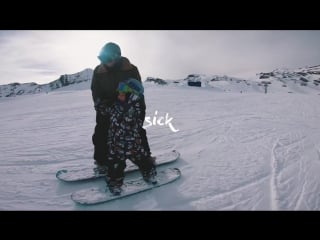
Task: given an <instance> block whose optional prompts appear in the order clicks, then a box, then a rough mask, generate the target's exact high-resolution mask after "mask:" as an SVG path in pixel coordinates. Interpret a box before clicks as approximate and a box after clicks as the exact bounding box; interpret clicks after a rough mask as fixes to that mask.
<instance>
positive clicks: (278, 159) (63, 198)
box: [0, 84, 320, 210]
mask: <svg viewBox="0 0 320 240" xmlns="http://www.w3.org/2000/svg"><path fill="white" fill-rule="evenodd" d="M145 86H146V88H145V90H146V91H145V92H146V104H147V116H150V117H151V118H152V117H153V116H154V113H155V111H158V115H157V116H158V117H160V116H165V114H166V113H169V117H172V118H173V120H172V124H173V126H174V127H175V128H177V129H179V130H180V131H179V132H177V133H173V132H172V131H171V130H170V129H169V127H168V126H151V127H149V128H147V134H148V138H149V143H150V146H151V150H152V152H153V154H157V153H161V152H163V151H168V150H172V149H177V150H178V151H179V152H180V153H181V158H180V159H179V160H178V161H177V162H175V163H173V164H171V165H170V166H172V167H179V168H180V169H181V172H182V176H181V178H180V179H179V180H177V181H176V182H174V183H171V184H168V185H166V186H163V187H160V188H157V189H153V190H150V191H147V192H144V193H141V194H137V195H133V196H130V197H127V198H124V199H121V200H116V201H113V202H110V203H105V204H99V205H95V206H87V207H85V206H79V205H76V204H74V202H73V201H72V200H71V199H70V194H71V192H73V191H76V190H80V189H83V188H86V187H92V186H100V187H102V186H104V185H105V183H104V181H103V179H97V180H94V181H85V182H81V183H71V184H70V183H63V182H59V181H58V180H57V179H56V178H55V173H56V171H57V170H59V169H61V168H75V167H84V166H91V165H93V160H92V155H93V146H92V142H91V136H92V133H93V130H94V126H95V112H94V109H93V104H92V100H91V93H90V90H78V91H65V92H64V91H60V92H52V93H49V94H38V95H32V96H20V97H16V98H11V99H0V111H1V113H2V116H1V119H0V126H1V131H0V135H1V138H0V151H1V156H0V176H1V177H0V181H1V184H0V192H1V194H0V209H1V210H319V209H320V175H319V171H320V131H319V127H318V120H319V116H320V109H319V108H318V106H317V102H318V101H319V96H318V95H311V94H310V95H307V94H286V93H278V94H276V93H270V94H266V95H265V94H261V93H248V94H237V93H217V92H214V91H211V89H204V88H190V87H174V86H169V87H166V86H154V85H152V84H151V85H148V84H146V85H145ZM164 167H165V166H162V167H160V168H164ZM138 175H139V174H138V173H135V174H132V175H128V176H126V177H127V178H131V177H135V176H138Z"/></svg>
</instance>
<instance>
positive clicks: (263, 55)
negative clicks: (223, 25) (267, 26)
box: [0, 30, 320, 84]
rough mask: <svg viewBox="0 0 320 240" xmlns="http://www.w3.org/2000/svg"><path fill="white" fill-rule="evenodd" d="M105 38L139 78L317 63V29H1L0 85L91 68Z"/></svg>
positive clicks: (319, 51)
mask: <svg viewBox="0 0 320 240" xmlns="http://www.w3.org/2000/svg"><path fill="white" fill-rule="evenodd" d="M109 41H113V42H116V43H118V44H119V45H120V47H121V50H122V53H123V55H124V56H126V57H128V58H129V59H130V61H131V62H132V63H133V64H135V65H136V66H137V67H138V68H139V70H140V72H141V75H142V77H143V78H146V77H148V76H154V77H161V78H165V79H177V78H184V77H186V76H187V75H188V74H191V73H203V74H222V75H223V74H226V75H230V76H239V77H241V76H242V77H247V76H249V75H251V74H254V73H257V72H261V71H272V70H273V69H275V68H282V67H288V68H297V67H303V66H306V65H317V64H320V46H319V44H318V43H319V42H320V31H235V30H228V31H68V30H63V31H0V54H1V56H2V57H1V59H0V84H6V83H9V82H17V81H18V82H38V83H45V82H49V81H53V80H55V79H57V78H58V77H59V76H60V75H62V74H70V73H75V72H78V71H81V70H83V69H85V68H88V67H90V68H94V67H95V66H96V65H97V64H99V61H98V59H97V55H98V52H99V51H100V49H101V47H102V46H103V45H104V44H105V43H107V42H109Z"/></svg>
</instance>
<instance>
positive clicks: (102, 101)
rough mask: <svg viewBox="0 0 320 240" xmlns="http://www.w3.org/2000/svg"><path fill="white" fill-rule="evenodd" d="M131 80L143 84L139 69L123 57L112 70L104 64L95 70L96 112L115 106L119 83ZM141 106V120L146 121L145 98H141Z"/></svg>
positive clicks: (92, 87)
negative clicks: (133, 79)
mask: <svg viewBox="0 0 320 240" xmlns="http://www.w3.org/2000/svg"><path fill="white" fill-rule="evenodd" d="M129 78H135V79H137V80H139V81H140V82H141V76H140V73H139V71H138V68H137V67H136V66H134V65H133V64H131V63H130V61H129V60H128V59H127V58H125V57H121V59H120V60H119V62H118V63H116V65H115V66H113V67H112V68H108V67H107V66H105V65H103V64H100V65H98V66H97V67H96V68H95V69H94V72H93V77H92V83H91V91H92V98H93V101H94V104H95V108H96V110H97V109H101V108H104V107H110V106H111V105H112V104H114V103H115V102H116V100H117V95H118V93H117V87H118V84H119V82H121V81H125V80H127V79H129ZM99 105H100V106H99ZM101 105H102V107H101ZM141 105H142V110H143V112H142V115H141V119H143V120H144V118H145V109H146V105H145V101H144V98H141Z"/></svg>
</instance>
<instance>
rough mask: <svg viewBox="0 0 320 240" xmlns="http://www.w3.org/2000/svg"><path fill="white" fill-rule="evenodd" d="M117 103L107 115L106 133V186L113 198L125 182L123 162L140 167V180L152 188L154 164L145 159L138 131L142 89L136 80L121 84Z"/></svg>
mask: <svg viewBox="0 0 320 240" xmlns="http://www.w3.org/2000/svg"><path fill="white" fill-rule="evenodd" d="M117 91H118V100H117V101H116V103H115V104H114V105H112V106H111V107H110V108H109V109H108V110H109V112H110V128H109V130H108V140H107V145H108V151H109V154H108V163H107V169H108V170H107V175H106V182H107V185H108V187H109V190H110V192H111V193H113V194H114V195H119V194H120V193H121V186H122V185H123V180H124V169H125V167H126V159H130V160H131V161H132V162H133V163H134V164H136V165H137V166H138V167H139V170H140V172H141V173H142V176H143V179H144V180H145V181H146V182H149V183H152V184H155V183H157V179H156V174H157V172H156V168H155V163H154V162H153V161H152V159H150V158H149V157H148V152H147V151H146V149H145V148H144V147H143V144H142V140H141V135H140V133H139V128H140V127H142V125H143V120H141V117H139V116H140V114H141V112H142V110H141V104H142V101H143V97H144V96H143V92H144V89H143V86H142V84H141V83H140V82H139V81H138V80H136V79H132V78H131V79H128V80H127V81H125V82H120V83H119V86H118V90H117Z"/></svg>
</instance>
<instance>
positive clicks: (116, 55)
mask: <svg viewBox="0 0 320 240" xmlns="http://www.w3.org/2000/svg"><path fill="white" fill-rule="evenodd" d="M120 57H121V49H120V47H119V46H118V45H117V44H115V43H113V42H109V43H107V44H106V45H104V46H103V48H102V49H101V51H100V53H99V56H98V58H99V60H100V61H101V63H104V64H107V63H109V62H112V61H117V60H118V59H120Z"/></svg>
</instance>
